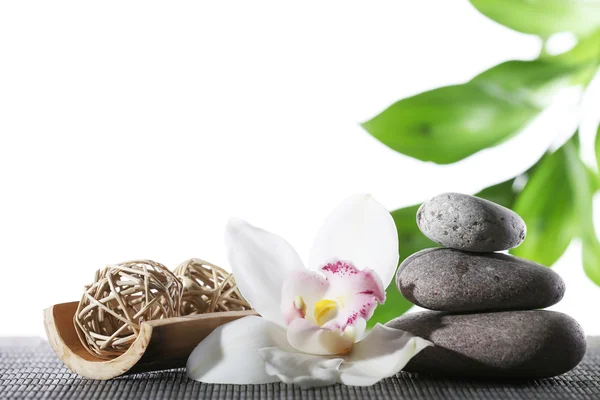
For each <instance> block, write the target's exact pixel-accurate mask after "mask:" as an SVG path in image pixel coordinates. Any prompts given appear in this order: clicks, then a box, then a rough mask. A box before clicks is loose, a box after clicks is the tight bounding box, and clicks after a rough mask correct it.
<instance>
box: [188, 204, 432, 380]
mask: <svg viewBox="0 0 600 400" xmlns="http://www.w3.org/2000/svg"><path fill="white" fill-rule="evenodd" d="M226 244H227V247H228V256H229V261H230V263H231V267H232V271H233V273H234V275H235V277H236V282H237V284H238V287H239V289H240V291H241V293H242V295H243V296H244V297H245V298H246V300H247V301H248V302H249V303H250V304H251V305H252V307H253V308H254V309H255V310H256V311H257V312H258V313H259V314H260V315H261V316H262V318H261V317H245V318H242V319H238V320H236V321H233V322H230V323H228V324H225V325H223V326H220V327H218V328H217V329H215V330H214V331H213V332H212V333H211V334H210V335H209V336H208V337H207V338H206V339H204V340H203V341H202V342H201V343H200V344H199V345H198V347H196V349H195V350H194V351H193V353H192V354H191V356H190V358H189V360H188V363H187V372H188V375H189V377H190V378H192V379H195V380H198V381H201V382H207V383H233V384H259V383H268V382H277V381H283V382H285V383H294V384H297V385H300V386H302V387H305V388H306V387H314V386H325V385H331V384H334V383H337V382H341V383H344V384H347V385H354V386H369V385H373V384H375V383H376V382H378V381H379V380H381V379H383V378H386V377H390V376H393V375H395V374H396V373H397V372H398V371H400V370H401V369H402V368H403V367H404V366H405V365H406V363H407V362H408V361H409V360H410V359H411V358H412V357H413V356H415V355H416V354H417V353H419V352H420V351H421V350H422V349H423V348H425V347H427V346H432V344H431V343H430V342H428V341H426V340H424V339H422V338H419V337H416V336H413V335H411V334H410V333H407V332H404V331H401V330H397V329H392V328H389V327H386V326H383V325H380V324H377V325H376V326H375V327H374V328H373V330H372V331H371V332H370V333H369V334H368V335H366V337H364V338H363V336H364V333H365V327H366V323H367V320H368V319H369V318H370V317H371V316H372V315H373V311H374V310H375V307H377V303H380V304H382V303H383V302H384V301H385V287H387V285H388V284H389V283H390V281H391V280H392V278H393V276H394V273H395V271H396V267H397V265H398V257H399V255H398V234H397V231H396V226H395V225H394V220H393V219H392V217H391V215H390V214H389V212H387V210H386V209H385V208H384V207H383V206H381V205H380V204H379V203H377V202H376V201H375V200H374V199H373V198H372V197H371V196H368V195H357V196H352V197H350V198H348V199H347V200H345V201H344V202H343V203H342V204H341V205H340V206H339V207H338V208H337V209H336V210H335V211H334V212H333V213H332V214H331V215H330V216H329V217H328V219H327V220H326V221H325V224H324V225H323V227H322V228H321V230H320V231H319V233H318V235H317V238H316V240H315V243H314V246H313V249H312V253H311V256H310V261H309V267H310V269H306V268H305V267H304V265H303V264H302V261H301V260H300V257H299V256H298V254H297V253H296V251H295V250H294V249H293V248H292V247H291V246H290V245H289V244H288V243H287V242H286V241H285V240H283V239H282V238H280V237H279V236H277V235H274V234H272V233H269V232H266V231H264V230H262V229H259V228H256V227H254V226H252V225H250V224H248V223H246V222H244V221H242V220H239V219H234V220H231V221H230V222H229V224H228V225H227V228H226Z"/></svg>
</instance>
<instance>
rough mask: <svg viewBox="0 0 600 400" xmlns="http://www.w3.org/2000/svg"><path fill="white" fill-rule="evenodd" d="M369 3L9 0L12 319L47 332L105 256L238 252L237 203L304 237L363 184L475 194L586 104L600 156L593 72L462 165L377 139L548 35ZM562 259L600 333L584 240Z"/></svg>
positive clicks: (6, 136)
mask: <svg viewBox="0 0 600 400" xmlns="http://www.w3.org/2000/svg"><path fill="white" fill-rule="evenodd" d="M366 4H367V3H364V2H361V3H358V2H347V1H344V2H313V3H310V2H302V4H300V3H297V4H296V5H291V4H290V3H285V4H284V2H279V1H273V2H257V1H253V2H247V1H241V2H236V3H233V2H212V4H197V3H195V2H194V3H185V2H176V3H173V2H170V3H168V4H166V3H165V4H157V3H154V2H142V3H129V2H127V3H125V2H120V1H119V2H108V1H105V2H102V3H88V2H38V3H35V2H2V3H0V183H1V186H0V190H1V193H0V265H1V268H2V280H1V286H0V305H1V309H2V311H1V314H0V315H1V319H0V335H23V334H26V335H43V334H44V333H43V332H44V331H43V324H42V309H43V308H45V307H48V306H50V305H51V304H54V303H59V302H66V301H73V300H78V299H79V296H80V295H81V293H82V289H83V286H84V284H87V283H90V282H91V280H92V279H93V276H94V271H95V270H96V269H98V268H101V267H103V266H104V265H106V264H110V263H116V262H119V261H125V260H129V259H135V258H150V259H154V260H156V261H159V262H162V263H164V264H166V265H167V266H170V267H175V266H176V265H177V264H178V263H179V262H181V261H183V260H184V259H187V258H189V257H201V258H204V259H207V260H210V261H212V262H214V263H217V264H220V265H223V266H225V267H226V268H227V262H226V258H225V251H224V250H225V249H224V245H223V240H222V234H223V228H224V225H225V223H226V221H227V219H228V218H229V217H230V216H240V217H243V218H245V219H248V220H249V221H250V222H252V223H254V224H255V225H258V226H261V227H264V228H266V229H268V230H271V231H274V232H277V233H279V234H281V235H282V236H283V237H285V238H286V239H288V241H290V242H291V243H292V244H293V245H294V246H296V248H297V249H298V251H299V253H300V254H301V255H307V253H308V251H309V248H310V244H311V241H312V238H313V236H314V233H316V230H317V228H318V227H319V225H320V224H321V222H322V220H323V218H324V217H325V216H326V215H327V214H328V213H329V212H330V211H331V210H332V209H333V208H334V207H335V206H336V205H337V204H338V203H339V202H340V201H341V200H342V199H343V198H345V197H346V196H348V195H350V194H354V193H358V192H368V193H372V194H373V195H374V196H375V198H376V199H378V200H379V201H380V202H382V203H383V204H384V205H385V206H387V207H388V208H389V209H394V208H397V207H400V206H405V205H410V204H413V203H417V202H421V201H423V200H425V199H427V198H428V197H431V196H433V195H435V194H437V193H440V192H444V191H459V192H467V193H473V192H476V191H478V190H480V189H481V188H483V187H486V186H489V185H490V184H494V183H497V182H500V181H502V180H504V179H507V178H510V177H512V176H514V175H516V174H517V173H519V172H521V171H523V170H525V169H527V168H528V167H529V166H530V165H532V164H533V163H534V162H535V161H536V160H537V159H538V158H539V156H540V155H541V154H542V153H543V152H544V151H545V149H546V148H547V147H548V146H550V145H551V144H554V145H556V144H557V143H560V141H561V140H564V138H565V137H566V136H565V135H567V134H568V133H569V132H570V130H571V129H573V121H574V120H575V118H576V117H577V115H578V114H583V116H584V117H585V120H586V121H588V122H587V125H585V126H587V129H584V131H585V132H587V133H586V136H585V137H586V138H587V140H586V141H584V145H583V146H584V149H583V151H584V153H585V156H586V160H588V161H589V162H590V165H592V163H593V162H594V159H593V151H592V148H591V145H590V143H591V141H592V140H593V135H592V134H591V132H592V129H591V127H592V124H593V123H594V122H595V120H594V118H597V115H593V113H591V112H589V111H590V110H592V109H593V107H592V106H589V104H592V105H593V104H596V105H597V104H598V101H599V100H600V96H598V95H597V92H600V90H596V95H595V97H594V95H593V94H592V95H591V96H588V97H587V98H586V100H585V101H584V111H583V112H580V111H579V110H578V109H577V108H576V107H574V104H575V103H576V101H577V100H578V93H577V92H576V91H573V92H567V93H565V94H564V95H563V96H561V97H560V98H559V99H557V104H555V106H554V108H553V109H552V110H550V111H549V112H547V113H546V114H544V116H543V117H542V118H541V119H540V120H539V121H537V122H536V123H535V124H533V125H532V126H530V127H529V128H528V129H526V131H525V132H524V133H523V135H521V136H518V137H517V138H515V139H512V140H510V141H509V142H506V143H505V144H503V145H501V146H498V147H496V148H494V149H491V150H487V151H484V152H481V153H479V154H477V155H474V156H472V157H470V158H469V159H467V160H464V161H463V162H460V163H458V164H456V165H453V166H437V165H434V164H430V163H422V162H419V161H416V160H413V159H410V158H407V157H404V156H402V155H400V154H398V153H395V152H394V151H392V150H390V149H388V148H386V147H385V146H384V145H382V144H380V143H379V142H378V141H376V140H375V139H373V138H372V137H371V136H369V134H367V133H366V132H365V131H364V130H362V129H361V128H360V126H359V122H361V121H364V120H366V119H369V118H370V117H372V116H374V115H375V114H377V113H378V112H380V111H381V110H383V109H384V108H385V107H387V106H388V105H389V104H391V103H392V102H394V101H396V100H398V99H400V98H402V97H405V96H408V95H412V94H416V93H418V92H420V91H423V90H427V89H431V88H434V87H437V86H440V85H448V84H454V83H460V82H464V81H466V80H468V79H470V78H471V77H472V76H474V75H475V74H477V73H478V72H480V71H482V70H484V69H486V68H489V67H491V66H493V65H495V64H497V63H499V62H502V61H504V60H507V59H531V58H535V57H536V55H537V54H538V52H539V49H540V41H539V40H538V39H537V38H536V37H534V36H528V35H522V34H519V33H516V32H513V31H510V30H508V29H506V28H504V27H502V26H500V25H498V24H496V23H494V22H492V21H490V20H488V19H486V18H485V17H483V16H482V15H480V14H479V13H478V12H477V11H475V10H474V9H473V8H472V7H471V6H470V5H469V3H468V2H467V1H453V2H448V1H442V0H440V1H418V2H417V1H411V2H377V4H374V2H369V4H368V6H367V5H366ZM595 83H596V87H598V86H600V84H598V82H595ZM590 99H591V100H590ZM586 110H587V111H586ZM401 251H402V250H401ZM555 270H556V271H558V272H559V273H560V274H561V275H562V277H563V278H564V279H565V281H566V282H567V293H566V296H565V298H564V300H563V301H562V302H561V303H560V304H559V305H557V306H555V307H553V309H556V310H560V311H564V312H567V313H569V314H571V315H573V316H574V317H575V318H576V319H578V320H579V321H580V323H581V324H582V325H583V327H584V329H585V330H586V331H587V333H588V334H600V319H598V318H597V315H598V310H597V304H598V303H599V300H600V288H598V287H596V286H594V285H593V284H592V283H591V282H590V281H589V280H588V279H587V278H586V277H585V275H584V274H583V270H582V267H581V258H580V246H579V245H578V244H577V243H574V244H573V245H572V246H571V248H570V249H569V250H568V252H567V253H566V255H565V256H564V257H563V258H562V259H561V260H560V261H559V263H558V264H557V265H556V266H555Z"/></svg>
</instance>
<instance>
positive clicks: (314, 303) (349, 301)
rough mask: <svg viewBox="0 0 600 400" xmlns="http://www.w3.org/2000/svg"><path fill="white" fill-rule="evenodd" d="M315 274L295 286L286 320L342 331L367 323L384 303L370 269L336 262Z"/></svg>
mask: <svg viewBox="0 0 600 400" xmlns="http://www.w3.org/2000/svg"><path fill="white" fill-rule="evenodd" d="M320 271H321V272H322V274H323V275H322V276H321V275H319V274H318V273H314V272H313V273H309V272H308V271H307V272H306V273H307V274H311V275H310V276H309V277H307V278H302V277H297V278H299V280H302V283H301V284H297V285H293V286H295V289H296V293H291V294H292V295H294V297H293V299H294V300H293V307H292V309H291V310H290V312H289V313H288V318H286V319H287V321H288V323H290V322H291V321H293V320H295V319H297V318H304V319H307V320H309V321H311V322H313V323H314V324H316V325H317V326H319V327H322V328H325V329H329V330H339V331H340V332H342V333H343V332H345V331H346V329H347V328H348V327H352V326H354V325H355V324H356V323H357V322H358V320H359V319H364V320H368V319H369V318H371V316H372V315H373V312H374V310H375V308H376V307H377V303H380V304H381V303H383V302H384V301H385V290H384V288H383V285H382V283H381V280H380V279H379V277H378V276H377V274H376V273H375V272H374V271H372V270H371V269H368V268H367V269H363V270H359V269H357V268H356V267H355V266H354V265H352V264H351V263H349V262H347V261H336V262H332V263H329V264H327V265H324V266H323V267H321V268H320Z"/></svg>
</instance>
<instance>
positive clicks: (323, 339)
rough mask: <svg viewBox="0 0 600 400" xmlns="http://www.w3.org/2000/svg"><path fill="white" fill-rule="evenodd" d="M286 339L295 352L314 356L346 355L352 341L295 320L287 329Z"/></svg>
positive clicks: (338, 332)
mask: <svg viewBox="0 0 600 400" xmlns="http://www.w3.org/2000/svg"><path fill="white" fill-rule="evenodd" d="M287 339H288V342H289V343H290V345H292V346H293V347H294V348H295V349H296V350H299V351H301V352H304V353H308V354H315V355H336V354H347V353H348V352H349V351H350V350H351V349H352V345H353V343H354V340H352V338H350V337H348V336H344V335H342V334H341V332H340V331H332V330H329V329H324V328H320V327H318V326H317V325H315V324H314V323H313V322H311V321H309V320H306V319H296V320H294V321H292V322H291V323H290V325H289V326H288V329H287Z"/></svg>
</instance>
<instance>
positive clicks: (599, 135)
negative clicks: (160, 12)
mask: <svg viewBox="0 0 600 400" xmlns="http://www.w3.org/2000/svg"><path fill="white" fill-rule="evenodd" d="M595 148H596V164H597V165H598V171H600V126H598V130H597V131H596V146H595Z"/></svg>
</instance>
